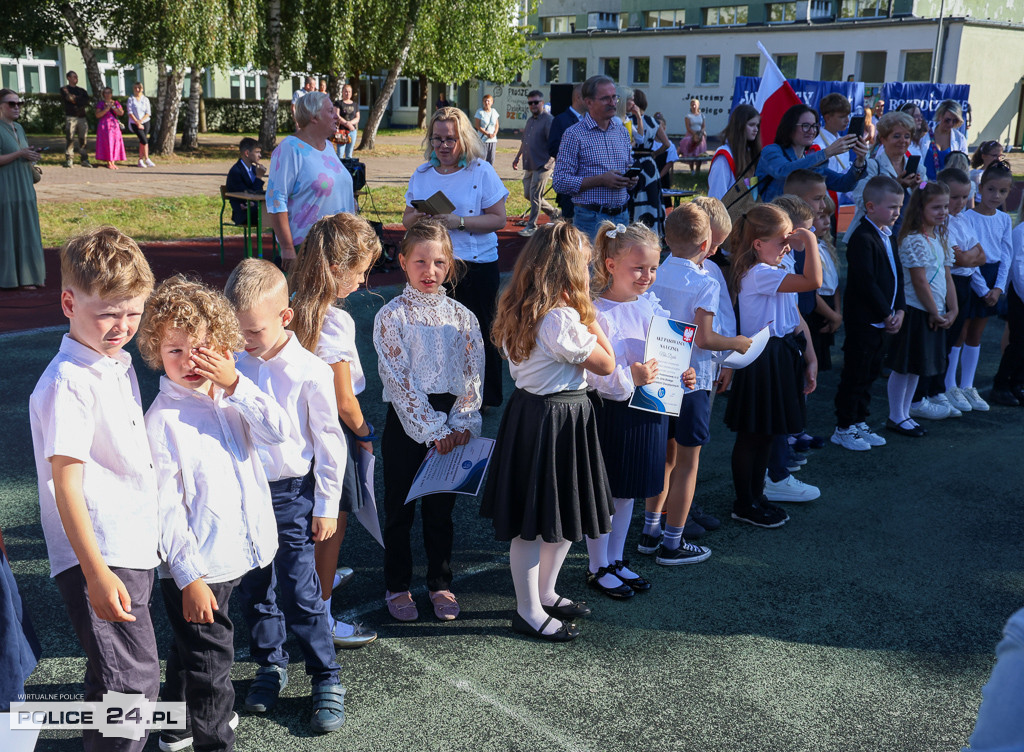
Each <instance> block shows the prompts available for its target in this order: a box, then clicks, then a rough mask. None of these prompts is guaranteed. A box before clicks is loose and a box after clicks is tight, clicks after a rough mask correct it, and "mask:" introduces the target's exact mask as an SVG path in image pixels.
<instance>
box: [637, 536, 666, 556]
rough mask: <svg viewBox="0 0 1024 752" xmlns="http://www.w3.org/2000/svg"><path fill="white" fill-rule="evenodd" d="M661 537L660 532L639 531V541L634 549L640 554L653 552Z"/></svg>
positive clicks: (656, 548)
mask: <svg viewBox="0 0 1024 752" xmlns="http://www.w3.org/2000/svg"><path fill="white" fill-rule="evenodd" d="M661 538H662V536H661V535H660V534H659V535H648V534H647V533H640V542H639V543H638V544H637V547H636V550H637V551H639V552H640V553H642V554H653V553H654V552H655V551H657V550H658V545H659V544H660V543H661Z"/></svg>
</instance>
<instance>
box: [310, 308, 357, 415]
mask: <svg viewBox="0 0 1024 752" xmlns="http://www.w3.org/2000/svg"><path fill="white" fill-rule="evenodd" d="M316 356H317V357H318V358H320V360H322V361H323V362H324V363H326V364H327V365H334V364H335V363H340V362H342V361H344V362H345V363H348V370H349V373H350V374H351V375H352V393H353V394H357V395H358V394H362V392H363V390H364V389H366V376H365V375H364V374H363V365H362V363H360V362H359V352H358V351H357V350H356V322H355V321H353V320H352V316H351V315H350V314H349V312H348V311H343V310H342V309H341V308H335V307H334V306H331V307H330V308H328V309H327V315H326V316H324V325H323V327H322V328H321V329H320V339H319V340H317V343H316Z"/></svg>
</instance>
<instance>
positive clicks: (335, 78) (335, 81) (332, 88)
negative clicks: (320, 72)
mask: <svg viewBox="0 0 1024 752" xmlns="http://www.w3.org/2000/svg"><path fill="white" fill-rule="evenodd" d="M344 85H345V72H344V71H339V70H334V71H331V72H330V73H328V74H327V96H329V97H330V98H331V101H332V102H337V101H339V100H340V99H341V87H342V86H344Z"/></svg>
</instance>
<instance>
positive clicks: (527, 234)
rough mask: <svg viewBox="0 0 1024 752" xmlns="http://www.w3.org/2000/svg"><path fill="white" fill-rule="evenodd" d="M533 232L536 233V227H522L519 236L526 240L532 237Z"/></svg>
mask: <svg viewBox="0 0 1024 752" xmlns="http://www.w3.org/2000/svg"><path fill="white" fill-rule="evenodd" d="M535 232H537V228H536V227H524V228H523V229H522V230H520V231H519V234H520V235H522V236H523V237H524V238H528V237H530V236H532V235H533V233H535Z"/></svg>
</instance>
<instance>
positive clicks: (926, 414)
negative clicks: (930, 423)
mask: <svg viewBox="0 0 1024 752" xmlns="http://www.w3.org/2000/svg"><path fill="white" fill-rule="evenodd" d="M910 417H911V418H924V419H925V420H944V419H945V418H948V417H949V408H948V407H943V406H942V405H939V404H936V403H934V402H932V401H931V400H929V399H928V398H927V397H925V398H924V399H922V400H921V401H920V402H915V403H914V404H912V405H911V406H910Z"/></svg>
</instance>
